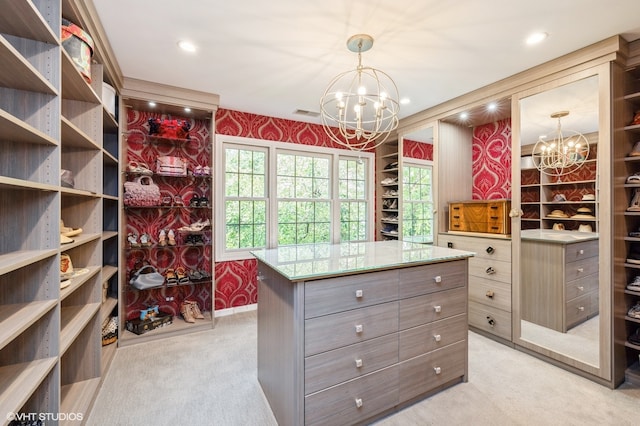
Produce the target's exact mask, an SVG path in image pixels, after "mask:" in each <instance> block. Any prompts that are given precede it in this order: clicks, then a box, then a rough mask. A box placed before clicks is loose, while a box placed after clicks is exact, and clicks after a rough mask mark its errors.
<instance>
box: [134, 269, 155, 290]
mask: <svg viewBox="0 0 640 426" xmlns="http://www.w3.org/2000/svg"><path fill="white" fill-rule="evenodd" d="M129 284H131V286H132V287H134V288H137V289H138V290H148V289H150V288H156V287H162V285H163V284H164V277H163V276H162V274H161V273H159V272H158V270H157V269H156V268H155V266H152V265H145V266H143V267H142V268H140V269H138V270H137V271H136V272H134V274H133V276H132V277H131V279H130V280H129Z"/></svg>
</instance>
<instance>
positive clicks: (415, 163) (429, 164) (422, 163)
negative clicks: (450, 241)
mask: <svg viewBox="0 0 640 426" xmlns="http://www.w3.org/2000/svg"><path fill="white" fill-rule="evenodd" d="M406 167H422V168H430V169H431V200H430V201H429V202H423V203H424V204H431V229H432V239H431V241H416V242H420V243H423V244H434V243H435V240H436V238H437V235H436V234H437V229H436V214H435V209H436V206H435V203H436V202H435V198H436V194H435V189H436V188H435V183H434V180H435V168H434V165H433V161H432V160H421V159H417V158H410V157H406V158H403V159H402V168H403V170H402V176H403V177H404V176H405V174H406V173H405V170H404V169H405V168H406ZM401 185H403V186H404V180H403V182H402V183H401ZM410 203H417V202H415V201H410V200H408V199H407V197H406V194H405V191H404V187H402V210H401V211H400V212H399V214H398V219H399V221H401V222H402V234H403V235H399V236H398V238H400V239H404V238H405V236H404V229H405V228H404V225H405V224H404V218H403V216H404V207H405V205H407V204H410ZM406 238H409V239H411V238H412V236H408V237H406Z"/></svg>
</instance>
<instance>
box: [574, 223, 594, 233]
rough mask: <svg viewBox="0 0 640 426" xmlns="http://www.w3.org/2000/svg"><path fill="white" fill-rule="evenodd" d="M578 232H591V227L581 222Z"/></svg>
mask: <svg viewBox="0 0 640 426" xmlns="http://www.w3.org/2000/svg"><path fill="white" fill-rule="evenodd" d="M578 232H593V228H592V227H591V225H589V224H588V223H581V224H580V226H579V227H578Z"/></svg>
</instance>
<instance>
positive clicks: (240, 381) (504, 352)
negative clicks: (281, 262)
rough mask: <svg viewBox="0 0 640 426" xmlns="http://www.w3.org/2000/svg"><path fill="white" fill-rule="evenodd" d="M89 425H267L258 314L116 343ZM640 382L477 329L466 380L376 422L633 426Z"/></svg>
mask: <svg viewBox="0 0 640 426" xmlns="http://www.w3.org/2000/svg"><path fill="white" fill-rule="evenodd" d="M87 424H88V425H99V426H104V425H110V426H115V425H132V426H133V425H135V426H138V425H153V426H163V425H167V426H168V425H214V426H235V425H238V426H247V425H251V426H270V425H276V424H277V423H276V421H275V419H274V417H273V415H272V413H271V410H270V409H269V405H268V403H267V402H266V399H265V397H264V395H263V393H262V391H261V389H260V386H259V384H258V380H257V378H256V312H255V311H250V312H246V313H240V314H235V315H231V316H226V317H220V318H217V319H216V326H215V328H214V329H213V330H208V331H203V332H198V333H192V334H187V335H183V336H179V337H173V338H167V339H163V340H160V341H157V342H151V343H143V344H139V345H134V346H129V347H125V348H120V349H118V351H117V352H116V355H115V357H114V359H113V362H112V364H111V368H110V370H109V372H108V373H107V375H106V377H105V380H104V383H103V386H102V388H101V390H100V392H99V394H98V396H97V400H96V402H95V404H94V408H93V410H92V412H91V413H90V415H89V417H88V419H87ZM638 424H640V389H638V388H633V387H631V386H627V385H623V386H621V387H620V388H618V389H616V390H611V389H608V388H606V387H604V386H601V385H598V384H596V383H594V382H591V381H589V380H587V379H584V378H582V377H579V376H576V375H574V374H571V373H568V372H566V371H564V370H562V369H560V368H557V367H555V366H553V365H551V364H548V363H545V362H543V361H541V360H538V359H537V358H534V357H531V356H529V355H526V354H524V353H522V352H519V351H516V350H514V349H511V348H509V347H506V346H504V345H501V344H499V343H496V342H494V341H492V340H490V339H486V338H484V337H482V336H479V335H477V334H475V333H472V332H470V333H469V381H468V382H467V383H461V384H458V385H456V386H454V387H452V388H450V389H447V390H445V391H443V392H440V393H438V394H436V395H434V396H432V397H430V398H428V399H425V400H423V401H420V402H418V403H416V404H414V405H412V406H411V407H408V408H406V409H405V410H403V411H401V412H399V413H396V414H394V415H392V416H389V417H386V418H384V419H381V420H379V421H378V422H377V423H376V425H377V426H413V425H416V426H424V425H446V426H449V425H465V426H469V425H474V426H484V425H487V426H489V425H490V426H502V425H505V426H507V425H508V426H512V425H536V426H545V425H562V426H565V425H582V426H584V425H594V426H595V425H598V426H601V425H612V426H613V425H616V426H622V425H638Z"/></svg>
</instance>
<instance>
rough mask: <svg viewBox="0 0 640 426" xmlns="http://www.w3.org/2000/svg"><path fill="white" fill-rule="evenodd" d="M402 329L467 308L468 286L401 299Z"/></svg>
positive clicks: (400, 324)
mask: <svg viewBox="0 0 640 426" xmlns="http://www.w3.org/2000/svg"><path fill="white" fill-rule="evenodd" d="M399 303H400V315H399V316H400V322H399V327H400V330H405V329H407V328H411V327H416V326H418V325H422V324H427V323H430V322H432V321H437V320H441V319H444V318H448V317H451V316H454V315H458V314H463V313H465V312H466V309H467V288H466V287H460V288H455V289H453V290H447V291H442V292H439V293H433V294H427V295H424V296H418V297H412V298H410V299H402V300H400V302H399Z"/></svg>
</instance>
